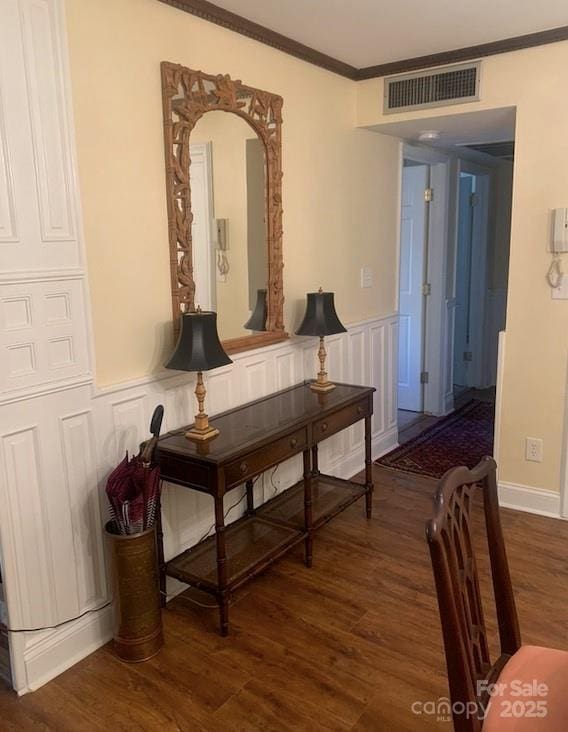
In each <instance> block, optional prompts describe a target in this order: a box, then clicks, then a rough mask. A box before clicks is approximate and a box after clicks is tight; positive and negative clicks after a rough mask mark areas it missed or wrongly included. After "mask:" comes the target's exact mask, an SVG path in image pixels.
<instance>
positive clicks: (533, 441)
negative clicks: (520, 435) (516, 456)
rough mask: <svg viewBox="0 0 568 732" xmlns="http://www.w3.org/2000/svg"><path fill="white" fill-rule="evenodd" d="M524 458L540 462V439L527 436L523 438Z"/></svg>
mask: <svg viewBox="0 0 568 732" xmlns="http://www.w3.org/2000/svg"><path fill="white" fill-rule="evenodd" d="M525 460H530V461H531V462H533V463H541V462H542V440H540V439H539V438H538V437H527V438H526V440H525Z"/></svg>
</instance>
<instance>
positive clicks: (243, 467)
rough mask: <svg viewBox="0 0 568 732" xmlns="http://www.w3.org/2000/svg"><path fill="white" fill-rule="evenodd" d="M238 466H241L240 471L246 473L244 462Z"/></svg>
mask: <svg viewBox="0 0 568 732" xmlns="http://www.w3.org/2000/svg"><path fill="white" fill-rule="evenodd" d="M240 468H241V473H246V472H247V470H248V465H247V464H246V463H241V464H240Z"/></svg>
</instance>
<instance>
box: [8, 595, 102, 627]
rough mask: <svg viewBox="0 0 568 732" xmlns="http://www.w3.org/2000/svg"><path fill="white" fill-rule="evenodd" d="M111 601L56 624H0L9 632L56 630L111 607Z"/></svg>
mask: <svg viewBox="0 0 568 732" xmlns="http://www.w3.org/2000/svg"><path fill="white" fill-rule="evenodd" d="M111 604H112V603H111V601H110V600H109V601H108V602H105V603H104V605H99V606H98V607H92V608H90V609H89V610H85V612H84V613H81V614H80V615H76V616H75V617H74V618H69V619H68V620H62V621H61V622H60V623H55V625H44V626H42V627H40V628H8V627H6V626H3V625H1V624H0V628H2V630H4V631H5V632H7V633H38V632H40V631H41V630H56V629H57V628H61V626H62V625H67V623H73V622H75V621H76V620H81V618H84V617H85V615H89V614H90V613H98V612H99V610H104V609H105V607H109V606H110V605H111Z"/></svg>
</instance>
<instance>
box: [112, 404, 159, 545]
mask: <svg viewBox="0 0 568 732" xmlns="http://www.w3.org/2000/svg"><path fill="white" fill-rule="evenodd" d="M163 417H164V407H163V406H162V405H161V404H160V405H159V406H157V407H156V409H155V410H154V414H153V415H152V421H151V423H150V432H151V434H152V437H151V439H150V440H148V442H147V443H146V444H145V445H144V447H143V449H142V450H141V451H140V453H139V454H138V455H137V456H136V457H134V458H132V459H130V460H129V459H128V453H126V457H125V458H124V460H123V461H122V462H121V463H120V464H119V465H118V466H117V467H116V468H115V469H114V470H113V471H112V473H111V474H110V475H109V477H108V480H107V484H106V493H107V496H108V499H109V503H110V511H111V516H112V519H113V521H114V523H115V527H116V529H117V533H119V534H138V533H140V532H142V531H144V530H145V529H148V528H150V527H151V526H153V525H154V521H155V518H156V507H157V505H158V500H159V496H160V470H159V468H158V467H157V466H153V465H152V456H153V453H154V448H155V447H156V443H157V442H158V438H159V436H160V428H161V426H162V419H163Z"/></svg>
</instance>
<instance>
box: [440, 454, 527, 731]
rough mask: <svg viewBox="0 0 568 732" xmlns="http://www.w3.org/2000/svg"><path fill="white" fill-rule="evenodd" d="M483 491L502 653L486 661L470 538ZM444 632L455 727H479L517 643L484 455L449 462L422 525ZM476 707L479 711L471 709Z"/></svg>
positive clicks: (492, 468) (491, 468)
mask: <svg viewBox="0 0 568 732" xmlns="http://www.w3.org/2000/svg"><path fill="white" fill-rule="evenodd" d="M478 491H481V494H482V496H483V509H484V515H485V528H486V531H487V540H488V546H489V559H490V563H491V575H492V580H493V590H494V594H495V604H496V609H497V622H498V626H499V639H500V646H501V655H500V656H499V658H498V659H497V660H496V661H495V663H491V660H490V657H489V647H488V642H487V630H486V627H485V621H484V616H483V607H482V603H481V594H480V589H479V577H478V570H477V564H476V560H475V551H474V546H473V541H472V526H471V512H472V505H473V500H474V495H475V494H476V493H477V492H478ZM426 536H427V540H428V545H429V547H430V556H431V559H432V568H433V571H434V579H435V582H436V592H437V595H438V605H439V608H440V620H441V623H442V633H443V637H444V647H445V652H446V664H447V669H448V681H449V687H450V697H451V701H452V714H453V719H454V728H455V730H456V732H479V731H480V730H481V728H482V716H483V713H482V710H483V709H484V708H485V706H486V704H487V701H488V694H487V692H486V691H485V687H486V684H485V685H484V684H480V682H487V684H491V683H494V682H495V681H496V680H497V678H498V676H499V674H500V672H501V670H502V668H503V666H504V665H505V663H506V662H507V661H508V660H509V658H510V657H511V656H512V655H513V654H514V653H516V651H517V650H518V649H519V648H520V645H521V636H520V631H519V621H518V617H517V610H516V607H515V599H514V596H513V588H512V584H511V577H510V574H509V566H508V564H507V555H506V552H505V544H504V541H503V532H502V528H501V520H500V516H499V502H498V496H497V465H496V463H495V461H494V460H493V458H490V457H487V458H484V459H483V460H482V461H481V462H480V463H479V464H478V465H477V466H476V467H475V468H474V469H473V470H468V469H467V468H465V467H463V468H454V469H453V470H450V471H448V472H447V473H446V475H445V476H444V477H443V478H442V480H441V481H440V484H439V487H438V490H437V492H436V496H435V498H434V515H433V517H432V519H431V520H430V521H429V522H428V524H427V527H426ZM474 710H477V711H474Z"/></svg>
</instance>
